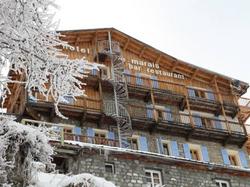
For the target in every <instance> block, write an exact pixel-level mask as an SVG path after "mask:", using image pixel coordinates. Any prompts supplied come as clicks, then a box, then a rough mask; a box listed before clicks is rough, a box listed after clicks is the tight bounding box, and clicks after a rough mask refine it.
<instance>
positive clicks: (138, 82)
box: [136, 73, 143, 85]
mask: <svg viewBox="0 0 250 187" xmlns="http://www.w3.org/2000/svg"><path fill="white" fill-rule="evenodd" d="M136 84H137V85H143V80H142V78H141V74H140V73H136Z"/></svg>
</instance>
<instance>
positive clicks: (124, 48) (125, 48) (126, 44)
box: [123, 38, 130, 51]
mask: <svg viewBox="0 0 250 187" xmlns="http://www.w3.org/2000/svg"><path fill="white" fill-rule="evenodd" d="M129 42H130V39H129V38H128V39H127V42H126V43H125V45H124V47H123V50H124V51H126V50H127V47H128V45H129Z"/></svg>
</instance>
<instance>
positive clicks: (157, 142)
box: [156, 137, 164, 154]
mask: <svg viewBox="0 0 250 187" xmlns="http://www.w3.org/2000/svg"><path fill="white" fill-rule="evenodd" d="M156 145H157V149H158V153H160V154H164V153H163V144H162V138H161V137H160V138H157V139H156Z"/></svg>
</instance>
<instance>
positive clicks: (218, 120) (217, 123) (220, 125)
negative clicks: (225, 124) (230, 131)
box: [214, 117, 222, 129]
mask: <svg viewBox="0 0 250 187" xmlns="http://www.w3.org/2000/svg"><path fill="white" fill-rule="evenodd" d="M214 125H215V128H216V129H222V124H221V121H220V118H219V117H216V120H215V121H214Z"/></svg>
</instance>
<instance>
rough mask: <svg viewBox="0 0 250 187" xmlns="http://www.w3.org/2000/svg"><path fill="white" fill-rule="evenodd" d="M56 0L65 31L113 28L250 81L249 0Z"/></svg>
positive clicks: (169, 51)
mask: <svg viewBox="0 0 250 187" xmlns="http://www.w3.org/2000/svg"><path fill="white" fill-rule="evenodd" d="M55 2H56V3H57V4H58V5H59V6H60V9H59V11H58V13H57V16H56V18H57V19H60V26H59V29H60V30H67V29H91V28H103V27H114V28H116V29H118V30H120V31H122V32H124V33H126V34H128V35H130V36H132V37H135V38H137V39H139V40H141V41H143V42H145V43H147V44H149V45H151V46H153V47H155V48H157V49H159V50H161V51H163V52H165V53H168V54H169V55H172V56H174V57H176V58H178V59H181V60H184V61H187V62H189V63H192V64H195V65H198V66H200V67H204V68H207V69H210V70H213V71H216V72H219V73H222V74H225V75H227V76H230V77H233V78H237V79H240V80H242V81H245V82H248V83H250V60H249V57H248V55H250V1H249V0H203V1H201V0H123V1H122V0H56V1H55ZM249 92H250V91H249ZM249 92H248V93H249ZM248 96H250V93H249V94H248Z"/></svg>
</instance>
